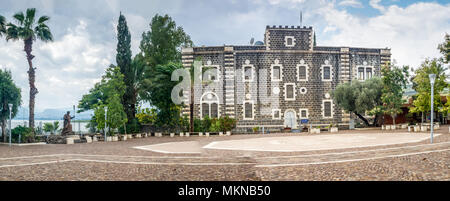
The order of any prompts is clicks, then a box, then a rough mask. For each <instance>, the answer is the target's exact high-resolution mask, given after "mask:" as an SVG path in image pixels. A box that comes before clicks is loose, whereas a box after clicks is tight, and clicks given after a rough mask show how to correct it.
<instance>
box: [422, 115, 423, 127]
mask: <svg viewBox="0 0 450 201" xmlns="http://www.w3.org/2000/svg"><path fill="white" fill-rule="evenodd" d="M422 124H423V112H422Z"/></svg>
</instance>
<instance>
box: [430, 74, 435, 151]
mask: <svg viewBox="0 0 450 201" xmlns="http://www.w3.org/2000/svg"><path fill="white" fill-rule="evenodd" d="M429 77H430V84H431V117H430V119H431V126H430V128H431V129H430V133H431V143H433V127H434V125H433V117H434V116H433V115H434V114H433V111H434V81H435V78H436V74H430V75H429Z"/></svg>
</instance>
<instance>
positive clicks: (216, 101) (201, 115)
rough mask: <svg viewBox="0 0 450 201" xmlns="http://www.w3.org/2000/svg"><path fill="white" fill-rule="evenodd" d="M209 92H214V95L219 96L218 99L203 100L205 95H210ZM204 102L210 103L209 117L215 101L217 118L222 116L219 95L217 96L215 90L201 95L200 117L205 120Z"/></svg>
mask: <svg viewBox="0 0 450 201" xmlns="http://www.w3.org/2000/svg"><path fill="white" fill-rule="evenodd" d="M208 94H212V95H213V96H215V97H216V98H217V100H213V101H204V100H203V97H204V96H206V95H208ZM203 103H206V104H208V107H209V109H208V111H209V114H208V116H209V118H211V105H212V104H213V103H216V104H217V118H220V104H219V96H217V94H216V93H214V92H205V93H204V94H203V95H202V96H201V97H200V119H202V120H203Z"/></svg>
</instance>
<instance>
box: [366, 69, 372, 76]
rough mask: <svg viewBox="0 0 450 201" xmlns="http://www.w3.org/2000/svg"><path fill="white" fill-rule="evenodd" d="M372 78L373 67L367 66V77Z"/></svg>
mask: <svg viewBox="0 0 450 201" xmlns="http://www.w3.org/2000/svg"><path fill="white" fill-rule="evenodd" d="M370 78H372V68H366V79H370Z"/></svg>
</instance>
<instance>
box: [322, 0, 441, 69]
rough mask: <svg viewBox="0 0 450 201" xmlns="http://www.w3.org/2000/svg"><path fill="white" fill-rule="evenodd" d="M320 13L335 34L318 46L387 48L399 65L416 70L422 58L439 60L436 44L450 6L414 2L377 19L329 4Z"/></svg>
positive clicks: (439, 41) (385, 13)
mask: <svg viewBox="0 0 450 201" xmlns="http://www.w3.org/2000/svg"><path fill="white" fill-rule="evenodd" d="M326 10H327V11H326V12H322V13H323V17H324V18H325V20H326V22H327V24H328V26H335V27H337V34H335V35H332V36H331V37H330V38H329V39H328V40H326V41H324V42H323V43H321V44H327V45H339V46H341V45H342V46H357V47H379V48H384V47H390V48H392V51H391V53H392V58H393V59H396V60H397V62H398V64H399V65H410V66H412V67H417V66H418V65H420V63H421V62H422V61H423V59H424V58H426V57H439V56H440V53H439V52H438V50H437V49H436V47H437V45H438V44H439V43H441V42H442V41H443V38H444V34H445V32H449V31H450V15H448V13H450V4H448V5H440V4H437V3H415V4H411V5H409V6H407V7H405V8H400V7H398V6H395V5H393V6H389V7H387V8H385V12H384V13H382V14H381V15H379V16H375V17H372V18H367V19H361V18H357V17H355V16H353V15H351V14H349V13H347V12H346V11H340V10H337V9H335V8H334V7H333V5H332V4H329V5H328V6H327V8H326Z"/></svg>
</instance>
